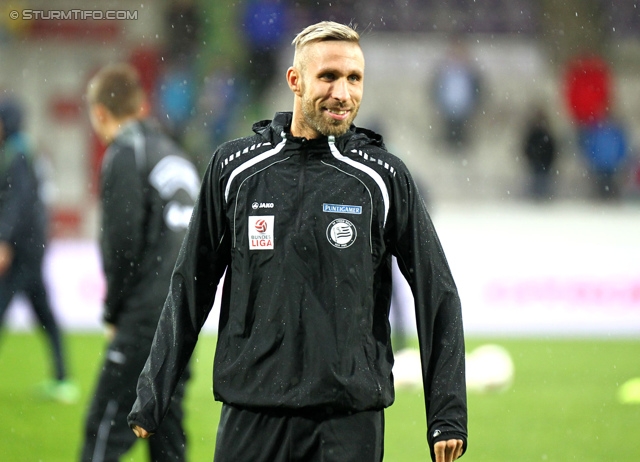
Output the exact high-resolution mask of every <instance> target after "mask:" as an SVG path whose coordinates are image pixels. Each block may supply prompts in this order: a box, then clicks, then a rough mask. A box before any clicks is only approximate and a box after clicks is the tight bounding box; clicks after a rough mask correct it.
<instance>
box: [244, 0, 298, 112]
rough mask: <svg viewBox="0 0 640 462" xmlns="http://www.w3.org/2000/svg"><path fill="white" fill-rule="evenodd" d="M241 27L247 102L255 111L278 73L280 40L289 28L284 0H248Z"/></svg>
mask: <svg viewBox="0 0 640 462" xmlns="http://www.w3.org/2000/svg"><path fill="white" fill-rule="evenodd" d="M242 25H243V26H244V38H245V42H246V46H247V53H248V57H249V63H248V66H247V69H246V74H245V78H246V83H247V85H248V86H249V101H253V102H254V104H257V106H258V107H257V110H258V112H261V105H262V104H263V103H264V96H265V93H266V92H267V90H268V89H269V87H270V86H271V84H272V83H273V79H274V77H275V75H276V73H277V71H278V57H279V54H280V49H281V45H282V40H283V38H284V37H286V36H287V32H288V30H289V28H290V18H289V11H288V9H287V7H286V3H285V2H284V0H247V4H246V7H245V10H244V14H243V18H242Z"/></svg>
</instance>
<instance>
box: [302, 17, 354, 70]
mask: <svg viewBox="0 0 640 462" xmlns="http://www.w3.org/2000/svg"><path fill="white" fill-rule="evenodd" d="M329 40H337V41H343V42H351V43H355V44H357V45H359V44H360V34H358V32H356V30H355V25H354V26H351V25H349V26H347V25H344V24H340V23H338V22H333V21H321V22H319V23H316V24H312V25H310V26H307V27H305V28H304V29H303V30H302V31H301V32H300V33H299V34H298V35H296V36H295V38H294V39H293V41H292V42H291V44H292V45H293V46H294V47H295V54H294V57H293V65H294V66H296V67H299V66H302V65H303V63H301V62H300V60H299V59H298V54H299V51H300V50H301V49H302V48H304V47H305V46H306V45H309V44H310V43H316V42H326V41H329Z"/></svg>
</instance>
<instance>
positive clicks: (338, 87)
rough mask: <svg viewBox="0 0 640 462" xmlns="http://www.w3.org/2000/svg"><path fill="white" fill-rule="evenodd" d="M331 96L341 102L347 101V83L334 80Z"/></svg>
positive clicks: (345, 80) (343, 80)
mask: <svg viewBox="0 0 640 462" xmlns="http://www.w3.org/2000/svg"><path fill="white" fill-rule="evenodd" d="M331 96H333V98H335V99H337V100H338V101H341V102H342V101H348V100H349V82H347V79H338V80H336V82H335V83H334V85H333V94H332V95H331Z"/></svg>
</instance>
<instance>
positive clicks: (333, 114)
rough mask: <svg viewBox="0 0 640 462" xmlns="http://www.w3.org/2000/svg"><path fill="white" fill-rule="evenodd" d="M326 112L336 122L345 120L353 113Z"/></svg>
mask: <svg viewBox="0 0 640 462" xmlns="http://www.w3.org/2000/svg"><path fill="white" fill-rule="evenodd" d="M326 111H327V112H328V113H329V116H330V117H331V118H333V119H336V120H344V119H346V118H347V116H348V115H349V113H350V112H351V111H350V110H348V109H332V108H326Z"/></svg>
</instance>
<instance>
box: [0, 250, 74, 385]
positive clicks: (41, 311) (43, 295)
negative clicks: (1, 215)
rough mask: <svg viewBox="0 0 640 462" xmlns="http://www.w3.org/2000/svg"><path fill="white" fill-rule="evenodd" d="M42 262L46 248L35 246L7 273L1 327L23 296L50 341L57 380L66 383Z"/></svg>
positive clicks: (0, 288) (1, 281) (0, 285)
mask: <svg viewBox="0 0 640 462" xmlns="http://www.w3.org/2000/svg"><path fill="white" fill-rule="evenodd" d="M43 258H44V248H43V247H38V246H35V245H34V247H33V252H31V253H25V252H20V253H16V255H15V258H14V260H13V262H12V264H11V267H10V268H9V270H8V272H7V273H6V274H5V275H4V276H3V277H2V278H0V327H1V326H2V324H3V320H4V316H5V314H6V312H7V308H9V304H10V303H11V300H13V297H14V296H15V295H17V294H19V293H21V294H23V295H24V296H25V297H26V298H27V300H28V301H29V303H30V305H31V308H32V309H33V313H34V314H35V315H36V318H37V319H38V322H39V323H40V326H41V327H42V329H43V331H44V333H45V334H46V335H47V338H48V339H49V343H50V345H51V352H52V356H53V358H52V359H53V366H54V375H55V378H56V379H57V380H63V379H65V378H66V374H67V371H66V367H65V363H64V355H63V349H62V338H61V334H60V329H59V327H58V323H57V322H56V319H55V317H54V315H53V311H52V310H51V305H50V303H49V297H48V293H47V288H46V286H45V284H44V280H43V278H42V261H43Z"/></svg>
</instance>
